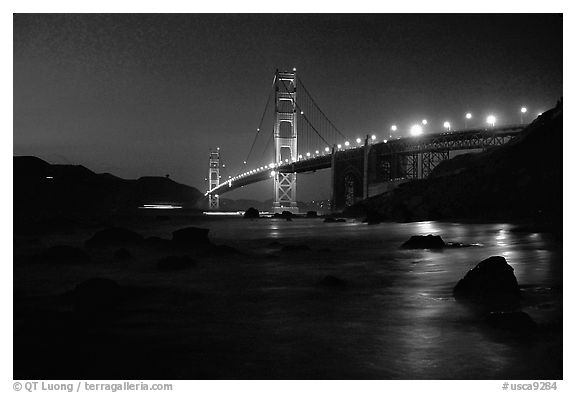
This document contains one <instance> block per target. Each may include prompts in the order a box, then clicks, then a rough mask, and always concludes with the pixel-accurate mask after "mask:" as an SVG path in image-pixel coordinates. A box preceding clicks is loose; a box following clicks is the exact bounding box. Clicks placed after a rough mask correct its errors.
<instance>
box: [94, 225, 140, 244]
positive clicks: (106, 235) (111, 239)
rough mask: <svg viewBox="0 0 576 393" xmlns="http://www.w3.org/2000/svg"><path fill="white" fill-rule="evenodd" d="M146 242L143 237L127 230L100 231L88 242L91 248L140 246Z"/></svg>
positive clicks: (111, 229) (108, 229)
mask: <svg viewBox="0 0 576 393" xmlns="http://www.w3.org/2000/svg"><path fill="white" fill-rule="evenodd" d="M143 240H144V238H143V237H142V235H140V234H139V233H136V232H134V231H131V230H129V229H125V228H115V227H113V228H107V229H103V230H101V231H98V232H96V233H95V234H94V236H92V238H90V239H89V240H87V241H86V245H87V246H89V247H108V246H124V245H127V244H139V243H141V242H142V241H143Z"/></svg>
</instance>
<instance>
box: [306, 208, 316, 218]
mask: <svg viewBox="0 0 576 393" xmlns="http://www.w3.org/2000/svg"><path fill="white" fill-rule="evenodd" d="M306 217H308V218H316V217H318V213H317V212H316V211H315V210H310V211H308V212H306Z"/></svg>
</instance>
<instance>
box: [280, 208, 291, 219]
mask: <svg viewBox="0 0 576 393" xmlns="http://www.w3.org/2000/svg"><path fill="white" fill-rule="evenodd" d="M280 216H281V217H282V218H286V219H288V218H292V217H293V216H294V214H292V212H289V211H288V210H284V211H283V212H282V214H281V215H280Z"/></svg>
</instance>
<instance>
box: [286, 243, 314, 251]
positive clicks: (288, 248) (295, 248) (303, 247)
mask: <svg viewBox="0 0 576 393" xmlns="http://www.w3.org/2000/svg"><path fill="white" fill-rule="evenodd" d="M282 251H283V252H300V251H310V247H308V246H307V245H305V244H289V245H287V246H284V247H282Z"/></svg>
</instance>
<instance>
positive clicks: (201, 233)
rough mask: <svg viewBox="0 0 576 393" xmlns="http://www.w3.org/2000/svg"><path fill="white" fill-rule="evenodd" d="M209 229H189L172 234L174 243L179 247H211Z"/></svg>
mask: <svg viewBox="0 0 576 393" xmlns="http://www.w3.org/2000/svg"><path fill="white" fill-rule="evenodd" d="M208 232H210V229H208V228H197V227H188V228H183V229H179V230H177V231H174V232H172V241H173V242H174V243H175V244H176V245H178V246H184V247H191V246H209V245H210V240H209V239H208Z"/></svg>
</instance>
